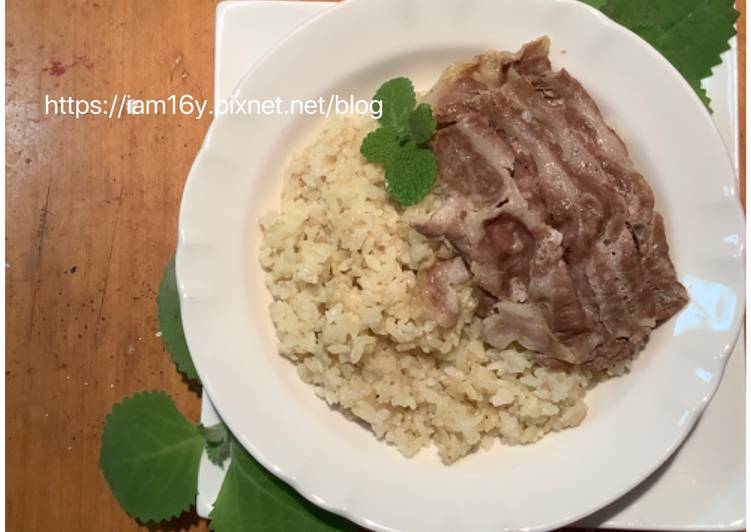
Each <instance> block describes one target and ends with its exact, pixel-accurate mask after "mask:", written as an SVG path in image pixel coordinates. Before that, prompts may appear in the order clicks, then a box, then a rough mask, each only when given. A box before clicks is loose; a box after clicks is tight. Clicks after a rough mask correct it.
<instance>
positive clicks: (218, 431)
mask: <svg viewBox="0 0 751 532" xmlns="http://www.w3.org/2000/svg"><path fill="white" fill-rule="evenodd" d="M198 430H199V431H200V432H201V435H202V436H203V437H204V439H205V440H206V455H207V456H208V457H209V460H211V462H212V463H214V464H216V465H218V466H221V465H223V464H224V461H225V460H226V459H227V458H229V450H230V443H231V442H232V435H231V434H230V432H229V430H227V426H226V425H225V424H224V423H222V422H221V421H220V422H219V423H217V424H216V425H212V426H210V427H205V426H203V425H199V427H198Z"/></svg>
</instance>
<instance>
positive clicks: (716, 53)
mask: <svg viewBox="0 0 751 532" xmlns="http://www.w3.org/2000/svg"><path fill="white" fill-rule="evenodd" d="M587 3H589V4H591V5H595V7H598V8H600V9H602V11H603V13H605V14H606V15H608V16H609V17H610V18H612V19H613V20H615V21H616V22H618V23H619V24H621V25H623V26H625V27H627V28H629V29H630V30H631V31H633V32H634V33H636V34H638V35H639V36H641V37H642V38H643V39H644V40H645V41H647V42H648V43H649V44H651V45H652V46H654V47H655V48H656V49H657V50H658V51H659V52H660V53H661V54H662V55H664V56H665V57H666V58H667V59H668V61H670V62H671V63H672V64H673V66H675V68H677V69H678V71H679V72H680V73H681V74H682V75H683V77H684V78H686V81H688V83H689V85H691V87H692V88H693V89H694V91H696V93H697V94H698V95H699V97H700V98H701V99H702V101H703V102H704V104H705V105H706V106H707V107H709V98H708V97H707V94H706V92H705V91H704V89H702V88H701V80H702V79H704V78H706V77H709V76H710V75H712V67H713V66H715V65H719V64H720V62H721V58H720V54H721V53H722V52H724V51H725V50H728V49H729V48H730V45H729V43H728V41H729V40H730V38H731V37H732V36H733V35H735V28H734V24H735V21H736V19H737V18H738V12H737V11H736V10H735V8H734V7H733V6H734V1H733V0H602V1H599V0H589V1H588V2H587ZM635 75H636V72H635Z"/></svg>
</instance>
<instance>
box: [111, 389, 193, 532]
mask: <svg viewBox="0 0 751 532" xmlns="http://www.w3.org/2000/svg"><path fill="white" fill-rule="evenodd" d="M203 444H204V440H203V437H201V434H200V432H199V431H198V429H197V428H196V426H195V425H193V424H192V423H191V422H190V421H188V420H187V419H185V417H183V415H182V414H181V413H180V412H178V410H177V408H176V407H175V403H174V402H173V401H172V399H171V398H170V397H169V396H168V395H166V394H163V393H160V392H146V393H141V394H138V395H134V396H133V397H130V398H127V399H125V400H123V401H122V402H121V403H119V404H116V405H115V406H113V407H112V412H110V414H109V415H108V416H107V419H106V420H105V422H104V432H103V433H102V449H101V452H100V455H99V467H100V468H101V470H102V473H103V474H104V478H105V479H107V482H108V483H109V486H110V489H111V490H112V492H113V493H114V494H115V497H116V498H117V500H118V501H119V502H120V505H121V506H122V507H123V508H124V509H125V511H126V512H128V513H129V514H130V515H131V516H133V517H135V518H137V519H140V520H141V521H163V520H167V519H171V518H173V517H177V516H179V515H180V514H181V513H183V512H184V511H185V510H187V509H189V508H190V507H191V505H193V504H194V503H195V499H196V491H197V482H198V464H199V461H200V459H201V453H202V451H203Z"/></svg>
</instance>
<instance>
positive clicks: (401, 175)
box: [386, 143, 438, 206]
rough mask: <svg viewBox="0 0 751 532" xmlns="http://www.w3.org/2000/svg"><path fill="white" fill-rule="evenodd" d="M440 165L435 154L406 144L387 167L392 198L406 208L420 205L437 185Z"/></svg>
mask: <svg viewBox="0 0 751 532" xmlns="http://www.w3.org/2000/svg"><path fill="white" fill-rule="evenodd" d="M437 175H438V163H437V162H436V159H435V156H434V155H433V152H432V151H430V150H428V149H425V148H417V147H416V146H415V145H414V144H413V143H408V144H406V145H405V146H404V147H403V148H402V150H401V151H400V152H399V153H398V154H397V155H396V156H395V157H394V158H393V159H391V161H389V163H388V164H387V165H386V184H387V186H388V191H389V194H391V196H392V197H393V198H394V199H395V200H396V201H398V202H399V203H401V204H402V205H404V206H409V205H415V204H417V203H419V202H420V201H421V200H422V199H423V198H424V197H425V196H427V195H428V193H429V192H430V190H431V189H432V188H433V185H434V184H435V180H436V176H437Z"/></svg>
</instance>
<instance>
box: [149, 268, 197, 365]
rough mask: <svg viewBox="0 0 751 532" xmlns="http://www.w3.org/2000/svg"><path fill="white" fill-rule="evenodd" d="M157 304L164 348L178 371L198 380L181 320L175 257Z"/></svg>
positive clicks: (160, 288) (163, 278) (161, 285)
mask: <svg viewBox="0 0 751 532" xmlns="http://www.w3.org/2000/svg"><path fill="white" fill-rule="evenodd" d="M156 303H157V305H158V306H159V328H160V330H161V332H162V341H163V342H164V346H165V347H166V348H167V351H168V352H169V354H170V356H171V357H172V360H173V361H174V363H175V365H176V366H177V369H179V370H180V371H181V372H182V373H183V374H184V375H185V376H186V377H187V378H189V379H193V380H198V373H196V368H195V367H194V366H193V360H192V359H191V358H190V351H188V344H187V343H186V342H185V333H184V332H183V323H182V321H181V319H180V297H179V296H178V294H177V279H176V277H175V257H174V255H173V256H172V258H171V259H170V260H169V262H168V263H167V266H166V267H165V268H164V274H163V275H162V282H161V284H160V285H159V295H158V296H157V298H156Z"/></svg>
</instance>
